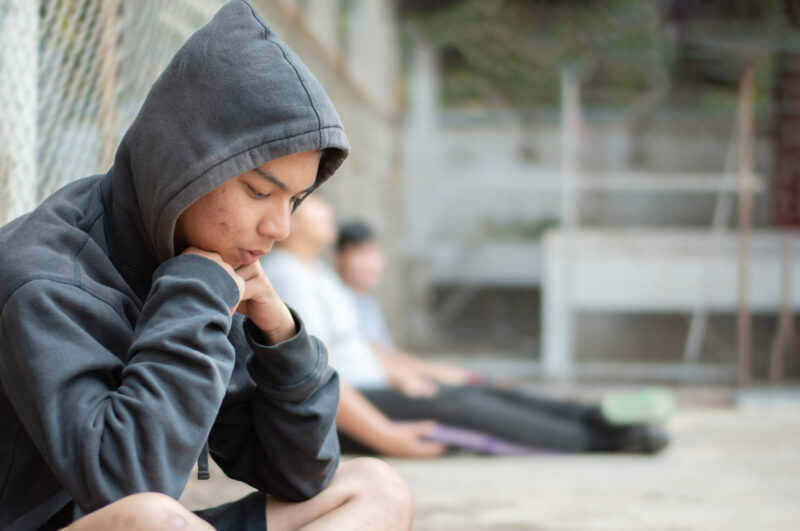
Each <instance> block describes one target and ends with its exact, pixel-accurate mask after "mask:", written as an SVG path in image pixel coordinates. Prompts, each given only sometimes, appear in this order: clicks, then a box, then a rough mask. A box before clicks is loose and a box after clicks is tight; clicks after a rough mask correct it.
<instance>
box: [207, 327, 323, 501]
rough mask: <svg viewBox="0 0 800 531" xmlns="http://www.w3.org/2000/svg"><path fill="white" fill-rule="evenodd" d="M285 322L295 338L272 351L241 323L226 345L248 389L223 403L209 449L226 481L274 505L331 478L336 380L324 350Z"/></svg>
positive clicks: (300, 329) (294, 498)
mask: <svg viewBox="0 0 800 531" xmlns="http://www.w3.org/2000/svg"><path fill="white" fill-rule="evenodd" d="M292 317H293V318H294V320H295V324H296V326H297V334H296V335H295V336H294V337H292V338H290V339H288V340H286V341H284V342H282V343H280V344H278V345H275V346H269V345H266V344H264V340H263V337H262V334H261V331H260V330H259V329H258V327H256V326H255V325H254V324H253V323H252V322H250V321H249V320H245V321H244V325H243V327H242V328H241V329H240V330H239V331H238V332H239V336H238V339H237V338H234V340H233V342H234V344H237V347H240V348H241V350H243V351H245V352H246V354H245V359H246V360H247V361H246V364H247V373H248V374H247V375H244V374H242V375H241V376H240V377H242V378H247V380H248V382H247V383H246V384H245V383H244V382H240V383H241V385H238V387H240V388H241V389H240V390H239V391H238V392H236V391H234V393H232V395H233V396H232V398H231V399H230V400H229V401H228V400H226V403H225V404H224V405H223V408H222V410H221V411H220V415H219V417H218V419H217V422H216V424H215V426H214V429H213V431H212V434H211V438H210V441H209V443H210V444H209V445H210V449H211V454H212V456H213V457H214V459H215V461H217V463H218V464H219V465H220V467H221V468H222V469H223V470H224V471H225V473H226V474H228V475H229V476H230V477H232V478H234V479H238V480H241V481H244V482H246V483H248V484H250V485H252V486H254V487H256V488H257V489H259V490H261V491H263V492H267V493H269V494H271V495H273V496H275V497H277V498H279V499H282V500H286V501H302V500H306V499H308V498H311V497H312V496H314V495H316V494H317V493H319V492H320V491H321V490H322V489H323V488H325V487H326V486H327V485H328V484H329V483H330V481H331V479H332V477H333V474H334V473H335V472H336V467H337V465H338V462H339V442H338V439H337V436H336V428H335V423H334V420H335V417H336V410H337V408H338V404H339V380H338V375H337V374H336V372H335V371H334V370H333V369H331V368H330V367H329V366H328V356H327V352H326V350H325V347H324V346H323V345H322V343H321V342H320V341H319V340H318V339H317V338H316V337H314V336H310V335H308V334H307V333H306V329H305V325H304V324H303V322H302V321H301V320H300V319H299V317H298V316H297V314H296V313H295V312H294V311H292ZM235 332H236V331H235ZM251 351H252V354H250V352H251ZM242 372H244V371H242ZM236 380H237V376H234V381H233V385H232V387H237V383H236ZM253 383H254V384H255V385H254V386H253ZM250 419H252V422H250ZM243 426H249V429H248V430H243V429H242V427H243Z"/></svg>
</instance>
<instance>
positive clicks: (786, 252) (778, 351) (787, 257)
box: [769, 230, 797, 384]
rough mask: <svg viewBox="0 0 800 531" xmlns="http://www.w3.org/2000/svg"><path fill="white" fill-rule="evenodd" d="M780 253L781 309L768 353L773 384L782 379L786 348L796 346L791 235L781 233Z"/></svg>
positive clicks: (787, 232) (785, 232)
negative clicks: (776, 329)
mask: <svg viewBox="0 0 800 531" xmlns="http://www.w3.org/2000/svg"><path fill="white" fill-rule="evenodd" d="M782 240H783V242H782V243H783V245H782V253H781V294H782V297H781V310H780V314H779V315H780V317H779V318H778V331H777V333H776V334H775V339H774V340H773V342H772V349H771V351H770V355H769V379H770V381H771V382H772V383H773V384H778V383H781V382H782V381H783V358H784V352H786V350H789V349H792V348H795V349H796V348H797V342H796V339H795V333H794V310H793V309H792V289H793V287H792V236H791V233H790V232H789V231H788V230H786V231H784V234H783V238H782Z"/></svg>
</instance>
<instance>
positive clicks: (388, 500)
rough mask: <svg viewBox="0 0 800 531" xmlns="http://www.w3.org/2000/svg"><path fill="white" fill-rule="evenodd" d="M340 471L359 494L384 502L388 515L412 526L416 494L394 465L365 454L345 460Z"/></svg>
mask: <svg viewBox="0 0 800 531" xmlns="http://www.w3.org/2000/svg"><path fill="white" fill-rule="evenodd" d="M340 471H341V472H342V474H343V475H345V477H346V479H347V480H348V483H351V484H352V485H353V488H354V489H355V495H356V496H358V495H363V496H366V497H368V498H369V499H372V500H375V501H376V503H380V504H382V505H383V506H384V507H385V510H386V514H387V517H389V518H391V519H392V520H393V521H395V522H398V521H405V522H408V527H410V525H411V522H412V520H413V519H414V512H415V508H414V497H413V495H412V494H411V489H410V488H409V487H408V484H407V483H406V481H405V480H404V479H403V478H402V477H400V474H398V473H397V471H395V469H394V468H392V467H391V466H389V465H388V464H386V463H385V462H383V461H381V460H380V459H375V458H372V457H362V458H358V459H352V460H350V461H345V462H343V463H342V464H341V465H340ZM343 479H344V478H343Z"/></svg>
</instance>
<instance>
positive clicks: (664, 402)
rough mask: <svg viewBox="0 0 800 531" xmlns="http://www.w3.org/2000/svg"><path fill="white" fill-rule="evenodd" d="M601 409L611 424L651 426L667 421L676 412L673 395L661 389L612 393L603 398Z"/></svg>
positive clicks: (651, 388)
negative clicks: (651, 424)
mask: <svg viewBox="0 0 800 531" xmlns="http://www.w3.org/2000/svg"><path fill="white" fill-rule="evenodd" d="M600 409H601V410H602V412H603V416H604V417H605V419H606V420H607V421H608V422H610V423H611V424H617V425H630V424H650V423H654V422H662V421H664V420H666V419H667V418H668V417H669V416H670V415H671V414H672V413H673V412H674V411H675V399H674V398H673V396H672V393H670V392H669V391H667V390H666V389H662V388H659V387H645V388H643V389H640V390H637V391H630V392H619V393H610V394H608V395H606V396H605V397H603V400H602V401H601V402H600Z"/></svg>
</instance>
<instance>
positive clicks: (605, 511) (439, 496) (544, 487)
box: [181, 397, 800, 531]
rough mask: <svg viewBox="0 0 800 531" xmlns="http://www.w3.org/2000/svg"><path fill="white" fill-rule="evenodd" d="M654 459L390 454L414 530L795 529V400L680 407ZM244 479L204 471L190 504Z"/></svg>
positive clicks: (799, 479)
mask: <svg viewBox="0 0 800 531" xmlns="http://www.w3.org/2000/svg"><path fill="white" fill-rule="evenodd" d="M668 429H669V431H670V433H671V435H672V437H673V444H672V446H671V447H670V448H669V449H668V450H667V451H665V452H664V453H662V454H661V455H659V456H657V457H639V456H625V455H583V456H574V455H573V456H570V455H553V454H541V455H534V456H526V457H513V458H497V457H493V458H485V457H473V456H458V457H449V458H444V459H438V460H436V461H414V460H397V459H392V460H389V461H390V462H391V463H392V465H393V466H394V467H395V468H396V469H397V470H398V471H399V472H400V474H401V475H402V476H403V477H404V478H405V479H406V480H407V481H408V483H409V485H410V486H411V489H412V491H413V492H414V496H415V499H416V503H417V518H416V521H415V525H414V529H415V530H418V531H426V530H430V531H438V530H448V531H449V530H459V531H471V530H475V531H477V530H507V531H511V530H522V529H534V530H538V529H547V530H589V529H591V530H601V529H602V530H640V529H653V530H655V529H680V530H684V529H698V530H700V529H702V530H705V529H725V530H730V529H746V530H751V529H752V530H784V529H785V530H800V401H796V400H795V401H785V400H784V401H777V402H775V401H772V400H762V399H759V398H758V397H756V399H753V400H750V399H748V400H745V401H740V406H739V407H720V406H718V405H716V406H711V405H708V404H706V405H702V406H694V407H685V408H683V409H681V410H680V411H679V412H678V413H677V414H676V415H675V416H674V417H673V419H671V420H670V423H669V425H668ZM248 491H249V489H248V488H247V487H246V486H244V485H242V484H237V483H235V482H232V481H230V480H226V479H225V478H224V477H222V473H221V472H220V471H219V470H218V469H216V470H212V480H211V481H204V482H199V481H197V480H192V481H191V482H190V484H189V485H188V486H187V489H186V491H185V493H184V496H183V497H182V498H181V501H183V502H184V503H185V504H186V505H187V506H188V507H190V508H197V507H202V506H209V505H216V504H219V503H223V502H224V501H227V500H231V499H235V498H237V497H240V496H242V495H244V494H245V493H247V492H248Z"/></svg>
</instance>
